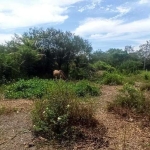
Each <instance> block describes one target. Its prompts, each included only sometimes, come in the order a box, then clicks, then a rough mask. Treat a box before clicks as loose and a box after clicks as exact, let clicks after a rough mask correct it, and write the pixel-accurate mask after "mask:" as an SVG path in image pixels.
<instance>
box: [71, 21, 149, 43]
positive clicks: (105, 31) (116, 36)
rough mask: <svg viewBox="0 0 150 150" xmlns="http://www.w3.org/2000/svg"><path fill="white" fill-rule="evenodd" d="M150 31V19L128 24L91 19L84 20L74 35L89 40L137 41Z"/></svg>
mask: <svg viewBox="0 0 150 150" xmlns="http://www.w3.org/2000/svg"><path fill="white" fill-rule="evenodd" d="M149 31H150V18H147V19H142V20H138V21H134V22H130V23H125V22H124V21H123V20H117V19H116V20H115V19H104V18H93V19H86V20H85V22H83V23H82V24H81V25H80V26H79V27H78V28H76V30H75V31H74V33H75V34H77V35H80V36H83V37H85V38H89V39H90V40H101V41H109V40H137V39H139V38H142V37H145V36H147V35H150V34H149Z"/></svg>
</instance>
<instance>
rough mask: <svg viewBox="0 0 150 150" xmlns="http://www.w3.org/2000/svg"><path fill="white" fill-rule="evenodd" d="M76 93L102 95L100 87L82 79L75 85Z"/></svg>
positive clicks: (78, 94) (79, 94)
mask: <svg viewBox="0 0 150 150" xmlns="http://www.w3.org/2000/svg"><path fill="white" fill-rule="evenodd" d="M74 89H75V93H76V94H77V96H79V97H80V96H83V97H84V96H86V95H90V96H98V95H100V89H99V88H98V87H96V86H94V85H92V84H91V83H90V82H88V81H87V80H82V81H80V82H77V83H76V86H75V87H74Z"/></svg>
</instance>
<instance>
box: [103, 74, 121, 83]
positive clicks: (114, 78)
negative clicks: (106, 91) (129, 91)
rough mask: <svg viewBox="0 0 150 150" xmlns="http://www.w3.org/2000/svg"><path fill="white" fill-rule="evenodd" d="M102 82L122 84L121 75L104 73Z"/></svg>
mask: <svg viewBox="0 0 150 150" xmlns="http://www.w3.org/2000/svg"><path fill="white" fill-rule="evenodd" d="M102 82H103V83H104V84H109V85H121V84H123V77H122V76H121V75H119V74H117V73H105V74H104V78H103V81H102Z"/></svg>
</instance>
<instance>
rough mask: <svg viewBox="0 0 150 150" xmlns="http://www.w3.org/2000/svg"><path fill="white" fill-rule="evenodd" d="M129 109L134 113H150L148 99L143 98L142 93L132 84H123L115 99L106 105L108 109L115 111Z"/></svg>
mask: <svg viewBox="0 0 150 150" xmlns="http://www.w3.org/2000/svg"><path fill="white" fill-rule="evenodd" d="M123 109H126V110H130V112H133V113H135V114H146V115H150V101H149V100H148V99H146V98H145V96H144V93H143V92H142V91H141V90H140V89H138V88H135V87H134V86H133V85H130V84H125V85H124V86H123V88H122V89H121V90H120V92H119V94H118V95H117V97H116V99H115V100H114V101H113V102H112V103H110V104H109V105H108V110H109V111H115V112H116V113H120V111H122V112H123Z"/></svg>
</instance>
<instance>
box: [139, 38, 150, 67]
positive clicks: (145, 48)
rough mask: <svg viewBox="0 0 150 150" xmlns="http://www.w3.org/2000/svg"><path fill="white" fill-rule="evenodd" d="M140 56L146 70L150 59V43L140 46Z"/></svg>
mask: <svg viewBox="0 0 150 150" xmlns="http://www.w3.org/2000/svg"><path fill="white" fill-rule="evenodd" d="M139 48H140V49H139V56H140V57H141V58H143V69H144V70H145V69H146V63H147V60H148V59H149V58H150V41H146V43H145V44H142V45H140V46H139Z"/></svg>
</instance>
